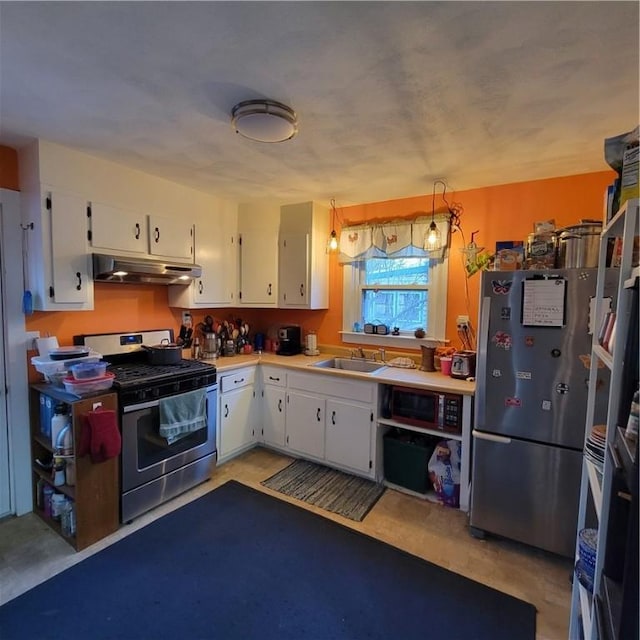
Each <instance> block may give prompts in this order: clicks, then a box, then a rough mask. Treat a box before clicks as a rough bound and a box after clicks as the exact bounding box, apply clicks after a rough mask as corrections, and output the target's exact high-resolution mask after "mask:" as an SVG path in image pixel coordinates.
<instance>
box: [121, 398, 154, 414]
mask: <svg viewBox="0 0 640 640" xmlns="http://www.w3.org/2000/svg"><path fill="white" fill-rule="evenodd" d="M159 404H160V400H150V401H149V402H141V403H139V404H131V405H129V406H126V407H123V408H122V413H131V412H132V411H141V410H142V409H150V408H151V407H157V406H158V405H159Z"/></svg>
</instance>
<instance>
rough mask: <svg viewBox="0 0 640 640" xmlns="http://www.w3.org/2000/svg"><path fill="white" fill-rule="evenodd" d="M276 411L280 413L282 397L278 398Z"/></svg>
mask: <svg viewBox="0 0 640 640" xmlns="http://www.w3.org/2000/svg"><path fill="white" fill-rule="evenodd" d="M278 411H279V412H280V413H282V398H279V399H278Z"/></svg>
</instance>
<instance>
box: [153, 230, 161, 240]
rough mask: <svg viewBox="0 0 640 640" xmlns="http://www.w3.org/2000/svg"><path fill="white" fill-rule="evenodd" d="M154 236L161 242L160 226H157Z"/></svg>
mask: <svg viewBox="0 0 640 640" xmlns="http://www.w3.org/2000/svg"><path fill="white" fill-rule="evenodd" d="M154 236H155V241H156V242H160V229H158V227H156V228H155V232H154Z"/></svg>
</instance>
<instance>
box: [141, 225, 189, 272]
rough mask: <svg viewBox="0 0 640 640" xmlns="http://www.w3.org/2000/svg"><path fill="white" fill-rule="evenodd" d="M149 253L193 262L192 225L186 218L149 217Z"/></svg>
mask: <svg viewBox="0 0 640 640" xmlns="http://www.w3.org/2000/svg"><path fill="white" fill-rule="evenodd" d="M149 253H150V254H151V255H152V256H159V257H163V258H175V259H178V260H188V261H189V262H193V224H192V223H191V222H190V221H189V219H188V218H187V220H185V219H184V218H182V217H175V218H167V217H164V216H156V215H150V216H149Z"/></svg>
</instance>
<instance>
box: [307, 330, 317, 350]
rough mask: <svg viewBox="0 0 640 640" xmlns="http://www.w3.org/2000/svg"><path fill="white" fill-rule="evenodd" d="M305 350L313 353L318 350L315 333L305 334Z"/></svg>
mask: <svg viewBox="0 0 640 640" xmlns="http://www.w3.org/2000/svg"><path fill="white" fill-rule="evenodd" d="M305 350H306V352H307V353H311V354H315V353H316V352H317V351H318V339H317V336H316V334H315V333H308V334H307V344H306V349H305Z"/></svg>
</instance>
